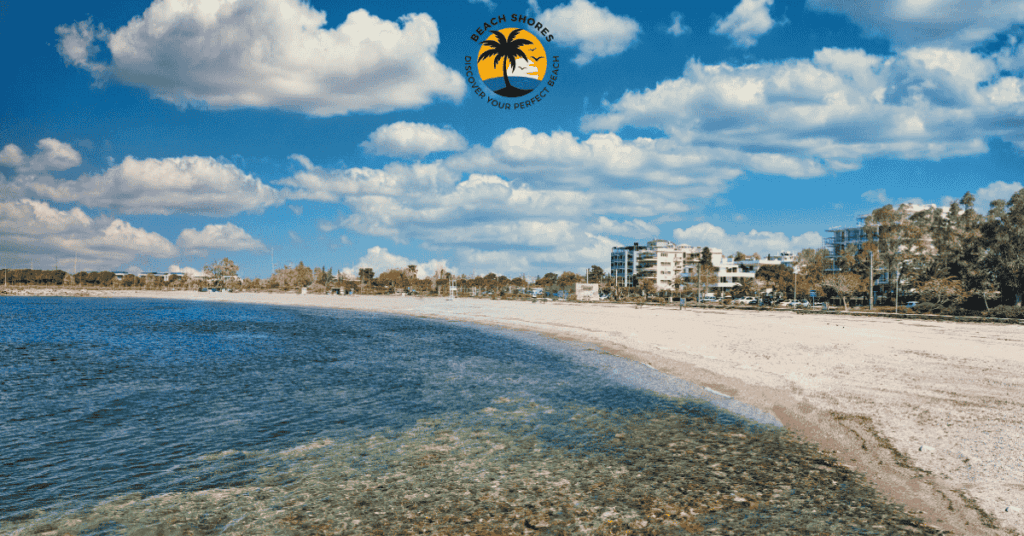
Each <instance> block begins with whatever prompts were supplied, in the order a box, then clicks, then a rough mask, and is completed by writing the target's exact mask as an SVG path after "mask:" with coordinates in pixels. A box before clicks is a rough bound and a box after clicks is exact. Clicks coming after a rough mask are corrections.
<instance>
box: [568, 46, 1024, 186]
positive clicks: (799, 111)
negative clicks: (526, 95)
mask: <svg viewBox="0 0 1024 536" xmlns="http://www.w3.org/2000/svg"><path fill="white" fill-rule="evenodd" d="M1022 105H1024V81H1022V79H1021V78H1020V77H1015V76H1013V75H1002V74H1000V73H999V70H998V68H997V66H996V64H995V61H994V59H993V58H991V57H988V56H983V55H981V54H979V53H972V52H963V51H955V50H948V49H938V48H921V49H909V50H906V51H903V52H901V53H900V54H898V55H895V56H887V57H883V56H874V55H870V54H866V53H865V52H864V51H863V50H840V49H832V48H825V49H821V50H818V51H817V52H815V54H814V56H813V58H811V59H791V60H786V61H783V62H765V63H754V64H749V65H742V66H738V67H737V66H732V65H728V64H719V65H703V64H701V63H699V62H698V61H696V60H691V61H690V62H689V63H688V64H687V67H686V69H685V72H684V74H683V76H682V77H680V78H677V79H672V80H665V81H663V82H660V83H659V84H657V86H656V87H655V88H653V89H645V90H643V91H627V92H626V93H625V94H624V95H623V96H622V97H621V98H620V99H619V100H618V101H616V102H613V103H610V104H608V105H607V106H606V109H605V111H604V112H603V113H600V114H593V115H588V116H585V117H584V118H583V128H584V130H588V131H616V130H618V129H620V128H622V127H624V126H627V125H628V126H634V127H655V128H658V129H660V130H662V131H663V132H665V133H666V134H667V135H669V139H668V140H659V142H660V143H662V144H664V145H668V144H670V143H672V141H673V140H675V142H676V143H677V144H679V145H681V146H682V147H683V149H682V152H683V154H686V152H687V151H688V152H691V153H694V154H701V155H711V156H718V157H719V158H720V159H721V160H722V161H723V162H732V165H735V166H737V167H739V168H740V169H743V170H749V171H758V172H761V173H777V174H783V175H788V176H791V177H801V176H803V177H812V176H817V175H822V174H825V173H830V172H832V173H836V172H843V171H848V170H852V169H857V168H859V167H860V165H861V162H862V161H863V159H865V158H874V157H895V158H903V159H932V160H939V159H942V158H948V157H952V156H964V155H973V154H979V153H984V152H986V151H987V150H988V147H987V145H986V143H985V139H986V138H987V137H992V136H998V137H1001V138H1002V139H1004V140H1007V141H1011V142H1014V143H1018V144H1022V143H1024V121H1021V120H1020V119H1021V118H1024V106H1022Z"/></svg>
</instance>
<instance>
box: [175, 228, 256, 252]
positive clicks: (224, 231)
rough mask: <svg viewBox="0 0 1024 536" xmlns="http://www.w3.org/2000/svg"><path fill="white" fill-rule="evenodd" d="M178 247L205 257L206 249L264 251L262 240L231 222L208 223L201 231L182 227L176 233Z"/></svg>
mask: <svg viewBox="0 0 1024 536" xmlns="http://www.w3.org/2000/svg"><path fill="white" fill-rule="evenodd" d="M177 245H178V247H179V248H180V249H181V250H182V251H183V252H184V253H185V254H186V255H198V256H200V257H205V256H206V255H207V250H210V249H223V250H228V251H266V249H267V248H266V246H264V245H263V242H260V241H259V240H257V239H255V238H253V237H252V236H250V235H249V233H247V232H245V231H244V230H242V228H241V227H238V226H237V225H235V224H233V223H230V222H229V223H223V224H212V223H211V224H210V225H207V226H206V227H204V228H203V230H202V231H199V230H196V229H184V230H182V231H181V234H179V235H178V240H177Z"/></svg>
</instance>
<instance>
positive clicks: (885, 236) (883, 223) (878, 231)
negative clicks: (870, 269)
mask: <svg viewBox="0 0 1024 536" xmlns="http://www.w3.org/2000/svg"><path fill="white" fill-rule="evenodd" d="M919 222H920V220H917V221H912V220H911V214H910V210H909V207H908V206H907V205H905V204H903V205H900V206H899V207H898V208H893V206H892V205H886V206H884V207H881V208H877V209H875V210H874V211H872V212H871V214H869V215H868V217H867V218H865V220H864V223H865V226H866V227H867V231H868V233H869V237H870V238H872V239H873V240H872V241H871V242H872V244H873V245H874V247H875V248H876V249H877V252H878V253H877V258H876V264H880V265H881V266H882V267H883V268H884V269H885V271H886V272H887V273H888V274H889V286H890V287H897V288H898V286H899V284H900V279H901V277H902V272H903V270H904V264H908V261H914V260H916V257H917V255H918V254H919V253H920V252H921V246H922V243H923V238H924V227H923V226H922V225H921V224H920V223H919ZM909 264H910V266H911V268H912V269H913V263H912V262H911V263H909ZM896 299H897V303H898V300H899V296H896Z"/></svg>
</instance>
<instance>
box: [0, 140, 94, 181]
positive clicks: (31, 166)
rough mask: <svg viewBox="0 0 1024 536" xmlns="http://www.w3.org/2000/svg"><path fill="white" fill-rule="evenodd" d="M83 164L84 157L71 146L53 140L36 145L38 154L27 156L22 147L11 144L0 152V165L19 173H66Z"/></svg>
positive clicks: (42, 141)
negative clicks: (67, 170) (65, 171)
mask: <svg viewBox="0 0 1024 536" xmlns="http://www.w3.org/2000/svg"><path fill="white" fill-rule="evenodd" d="M81 164H82V155H81V154H79V152H78V151H76V150H75V148H74V147H72V146H71V145H69V144H67V143H64V142H62V141H60V140H56V139H53V138H43V139H41V140H39V142H38V143H36V152H35V153H34V154H33V155H32V156H26V155H25V152H24V151H22V150H21V147H18V146H17V145H14V144H13V143H9V144H7V145H5V146H4V148H3V150H0V165H2V166H7V167H12V168H14V169H15V170H16V171H17V172H18V173H40V172H46V171H64V170H66V169H71V168H73V167H77V166H79V165H81Z"/></svg>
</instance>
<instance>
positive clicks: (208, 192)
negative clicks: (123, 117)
mask: <svg viewBox="0 0 1024 536" xmlns="http://www.w3.org/2000/svg"><path fill="white" fill-rule="evenodd" d="M11 182H12V183H13V184H11V185H10V186H12V187H14V188H17V189H18V190H20V191H22V192H25V193H31V194H33V195H35V196H39V197H42V198H45V199H49V200H52V201H57V202H62V203H77V204H81V205H85V206H88V207H97V208H110V209H114V210H117V211H118V212H121V213H124V214H161V215H168V214H173V213H188V214H204V215H214V216H227V215H232V214H237V213H239V212H256V213H259V212H262V211H263V209H265V208H267V207H269V206H272V205H276V204H278V203H280V202H281V199H280V197H279V195H278V192H277V190H275V189H273V188H271V187H269V186H267V185H265V184H263V183H262V182H261V181H260V180H259V179H256V178H254V177H252V176H251V175H247V174H245V173H244V172H242V170H240V169H238V168H237V167H235V166H234V164H231V163H229V162H223V161H220V160H217V159H215V158H210V157H201V156H182V157H174V158H164V159H156V158H147V159H145V160H136V159H135V158H132V157H131V156H127V157H125V159H124V160H123V161H122V162H121V163H120V164H117V165H114V166H112V167H110V168H108V169H107V170H106V171H104V172H103V173H101V174H86V175H82V176H81V177H79V178H78V179H77V180H56V179H54V178H52V177H49V176H45V175H31V174H26V175H21V176H16V177H15V178H14V179H13V181H11Z"/></svg>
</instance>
